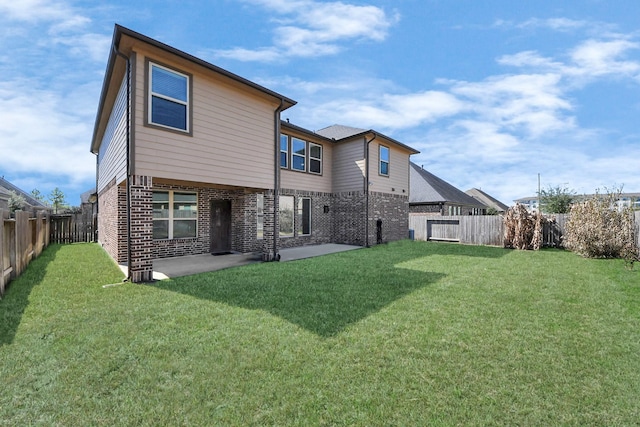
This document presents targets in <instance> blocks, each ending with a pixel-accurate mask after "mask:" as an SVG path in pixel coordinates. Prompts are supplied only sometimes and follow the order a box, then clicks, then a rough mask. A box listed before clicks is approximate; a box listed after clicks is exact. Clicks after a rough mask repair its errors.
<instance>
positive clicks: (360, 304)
mask: <svg viewBox="0 0 640 427" xmlns="http://www.w3.org/2000/svg"><path fill="white" fill-rule="evenodd" d="M406 259H407V258H406V257H404V256H400V257H397V256H393V254H390V253H389V251H385V250H382V249H374V248H371V249H362V250H358V251H350V252H343V253H339V254H332V255H326V256H322V257H317V258H310V259H304V260H299V261H292V262H286V263H268V264H266V263H265V264H253V265H248V266H244V267H239V268H233V269H229V270H222V271H217V272H212V273H204V274H198V275H193V276H186V277H180V278H176V279H172V280H164V281H160V282H155V283H154V284H152V286H155V287H156V288H159V289H163V290H168V291H172V292H178V293H181V294H186V295H191V296H194V297H196V298H201V299H204V300H209V301H216V302H221V303H224V304H228V305H231V306H236V307H242V308H245V309H250V310H264V311H267V312H269V313H271V314H273V315H275V316H278V317H280V318H282V319H285V320H287V321H288V322H291V323H293V324H296V325H298V326H300V327H302V328H304V329H306V330H308V331H310V332H313V333H315V334H317V335H319V336H321V337H332V336H335V335H337V334H339V333H340V332H341V331H343V330H344V329H345V328H347V327H348V326H349V325H352V324H354V323H356V322H359V321H361V320H362V319H364V318H366V317H367V316H370V315H372V314H374V313H376V312H378V311H380V310H382V309H383V308H385V307H387V306H388V305H390V304H392V303H393V302H394V301H397V300H399V299H401V298H402V297H404V296H406V295H408V294H410V293H412V292H415V291H417V290H419V289H421V288H424V287H426V286H428V285H430V284H433V283H435V282H437V281H438V280H440V279H441V278H442V277H443V276H444V275H443V274H441V273H432V272H423V271H412V270H408V269H403V268H398V267H396V266H395V264H396V263H398V262H402V261H405V260H406Z"/></svg>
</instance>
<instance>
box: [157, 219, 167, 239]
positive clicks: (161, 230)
mask: <svg viewBox="0 0 640 427" xmlns="http://www.w3.org/2000/svg"><path fill="white" fill-rule="evenodd" d="M153 238H154V239H168V238H169V221H162V220H154V221H153Z"/></svg>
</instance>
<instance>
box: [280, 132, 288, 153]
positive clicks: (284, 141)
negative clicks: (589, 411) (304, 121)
mask: <svg viewBox="0 0 640 427" xmlns="http://www.w3.org/2000/svg"><path fill="white" fill-rule="evenodd" d="M280 151H289V137H288V136H287V135H280Z"/></svg>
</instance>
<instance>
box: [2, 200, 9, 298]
mask: <svg viewBox="0 0 640 427" xmlns="http://www.w3.org/2000/svg"><path fill="white" fill-rule="evenodd" d="M8 217H9V212H8V211H5V210H3V209H0V297H2V295H4V288H5V285H6V284H7V283H8V282H9V278H8V277H7V278H6V279H5V275H4V272H5V270H7V269H8V268H9V265H7V264H8V263H7V262H5V253H4V252H5V248H6V247H7V245H6V244H5V238H6V239H9V236H5V235H4V220H5V218H8ZM6 255H9V254H6ZM6 258H7V261H8V258H9V257H8V256H7V257H6Z"/></svg>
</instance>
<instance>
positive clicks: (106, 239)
mask: <svg viewBox="0 0 640 427" xmlns="http://www.w3.org/2000/svg"><path fill="white" fill-rule="evenodd" d="M126 204H127V191H126V188H125V187H124V186H123V185H116V184H115V182H113V183H111V185H109V186H107V187H106V188H105V189H104V190H102V191H101V192H100V194H99V195H98V209H99V215H98V242H99V243H100V244H101V245H102V247H104V249H105V251H107V253H108V254H109V255H111V257H112V258H113V259H114V260H115V261H116V262H117V263H119V264H124V263H126V262H127V241H126V240H125V239H122V238H120V236H126V232H127V211H126Z"/></svg>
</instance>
